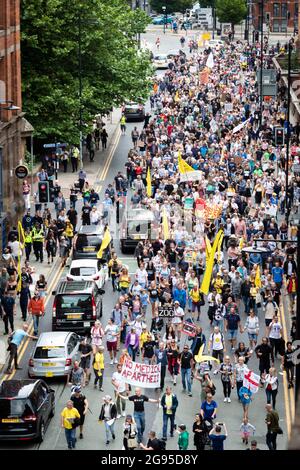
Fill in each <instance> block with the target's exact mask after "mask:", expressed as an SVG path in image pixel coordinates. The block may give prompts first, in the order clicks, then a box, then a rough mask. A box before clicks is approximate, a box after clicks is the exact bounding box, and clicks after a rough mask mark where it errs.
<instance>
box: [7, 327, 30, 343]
mask: <svg viewBox="0 0 300 470" xmlns="http://www.w3.org/2000/svg"><path fill="white" fill-rule="evenodd" d="M25 336H28V333H26V331H24V330H16V331H15V332H14V335H13V338H12V341H11V342H12V343H14V344H15V345H17V346H20V344H21V343H22V341H23V339H24V338H25Z"/></svg>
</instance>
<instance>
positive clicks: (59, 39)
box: [21, 0, 152, 144]
mask: <svg viewBox="0 0 300 470" xmlns="http://www.w3.org/2000/svg"><path fill="white" fill-rule="evenodd" d="M21 21H22V22H21V24H22V38H21V48H22V87H23V110H24V111H25V112H26V114H27V116H28V119H29V121H30V122H31V123H32V125H33V126H34V128H35V135H36V136H37V137H39V138H49V139H50V138H57V140H62V141H67V142H70V143H71V142H73V143H77V144H78V142H79V132H78V128H79V109H80V102H79V66H78V64H79V29H81V58H82V100H81V106H82V110H83V122H84V124H85V125H86V126H88V125H89V124H90V122H91V120H92V118H93V117H94V115H95V114H97V113H103V114H104V113H107V112H108V111H109V110H110V109H111V107H113V106H120V105H121V104H122V103H123V102H124V101H125V100H134V101H136V100H139V99H145V98H146V97H147V95H148V90H149V85H150V76H151V73H152V69H151V63H150V60H149V56H148V55H147V53H145V52H142V51H139V50H138V48H137V40H136V38H137V34H138V33H141V32H143V31H144V30H145V27H146V26H147V24H148V23H149V18H148V16H147V15H146V14H145V13H144V12H142V11H141V10H139V9H137V10H134V11H132V10H131V9H130V7H129V6H128V5H127V4H126V3H124V1H123V0H110V1H109V2H107V1H106V0H88V1H87V0H72V1H69V0H23V2H22V11H21ZM79 26H80V28H79Z"/></svg>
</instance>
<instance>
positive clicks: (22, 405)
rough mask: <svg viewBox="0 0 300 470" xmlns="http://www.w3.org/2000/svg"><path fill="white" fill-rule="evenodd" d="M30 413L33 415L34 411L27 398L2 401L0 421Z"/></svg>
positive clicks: (0, 402) (0, 403)
mask: <svg viewBox="0 0 300 470" xmlns="http://www.w3.org/2000/svg"><path fill="white" fill-rule="evenodd" d="M30 413H32V409H31V406H30V402H29V400H28V399H27V398H26V399H13V400H4V399H0V419H7V418H10V417H21V416H23V415H25V414H30Z"/></svg>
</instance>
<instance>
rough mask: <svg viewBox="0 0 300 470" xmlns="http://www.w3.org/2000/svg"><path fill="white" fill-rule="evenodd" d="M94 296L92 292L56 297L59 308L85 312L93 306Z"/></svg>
mask: <svg viewBox="0 0 300 470" xmlns="http://www.w3.org/2000/svg"><path fill="white" fill-rule="evenodd" d="M91 304H92V296H91V295H90V294H71V295H58V296H57V299H56V308H57V310H59V311H61V310H67V311H68V313H69V312H70V311H75V310H76V311H80V312H85V311H86V310H89V309H90V308H91Z"/></svg>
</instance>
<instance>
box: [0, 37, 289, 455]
mask: <svg viewBox="0 0 300 470" xmlns="http://www.w3.org/2000/svg"><path fill="white" fill-rule="evenodd" d="M197 34H198V33H197V32H195V31H193V32H189V33H188V38H187V39H189V38H191V37H192V38H194V36H195V37H196V36H197ZM158 36H159V37H160V48H159V52H161V53H167V52H169V51H171V50H172V51H174V50H178V49H179V48H180V41H179V39H180V37H181V32H179V33H178V34H177V35H175V34H171V33H170V32H167V34H165V35H164V34H163V32H162V30H158V31H157V32H156V31H154V30H153V28H152V29H151V31H150V32H148V33H147V34H145V35H143V36H142V40H144V41H146V43H147V44H148V45H149V46H150V48H151V49H152V51H153V52H154V53H155V51H156V50H157V49H156V46H155V41H156V38H157V37H158ZM187 49H188V48H187V44H186V45H185V47H184V50H185V51H187ZM163 73H164V72H163V71H159V75H162V74H163ZM146 111H149V112H150V113H151V114H152V111H151V110H150V104H149V102H148V103H147V105H146ZM118 121H119V115H117V117H115V119H114V125H113V126H111V132H110V137H111V136H113V137H112V140H111V141H110V145H109V149H108V150H107V152H106V153H105V160H104V157H103V154H101V152H97V153H96V158H95V164H94V166H93V167H90V170H89V174H90V179H91V180H92V184H93V185H94V187H95V189H96V191H97V192H98V193H99V195H100V201H102V200H103V198H104V192H105V189H106V188H107V185H108V184H109V183H113V181H114V177H115V175H116V174H117V172H118V171H122V172H123V173H125V166H124V165H125V163H126V161H127V156H128V151H129V150H130V149H131V148H132V141H131V131H132V130H133V128H134V126H137V127H138V129H139V130H141V129H142V127H143V123H140V122H139V123H127V124H126V127H127V129H126V135H120V131H119V123H118ZM107 162H108V163H107ZM106 163H107V165H106V166H105V164H106ZM96 172H97V176H95V173H96ZM71 178H72V177H71V173H68V175H67V180H65V181H64V174H63V173H61V172H60V173H59V182H60V183H61V184H62V185H63V188H64V189H65V195H66V197H68V195H67V189H68V186H69V180H70V179H71ZM68 204H69V202H68ZM81 207H82V206H81V203H78V205H77V207H76V209H77V211H78V213H80V211H81ZM67 209H68V207H67ZM77 229H78V227H77ZM118 230H119V228H118V227H116V232H117V231H118ZM112 235H113V238H114V241H113V244H114V248H115V250H116V252H117V254H118V257H119V259H120V260H121V261H122V263H123V264H125V265H127V266H128V267H129V273H130V274H131V275H132V277H133V275H134V274H135V271H136V269H137V263H136V260H135V259H134V257H133V255H124V254H122V253H121V251H120V246H119V242H118V240H117V239H116V237H115V235H116V233H114V229H112ZM44 263H45V262H44ZM69 264H70V260H69V263H68V265H69ZM68 265H67V266H66V267H65V268H64V269H59V267H58V265H56V266H57V268H56V269H55V270H54V271H53V272H52V274H51V278H49V277H48V278H47V280H48V286H50V284H51V291H53V290H55V286H56V285H57V283H58V282H59V281H60V279H62V278H64V277H65V276H66V273H67V272H68ZM47 273H49V271H48V272H47ZM104 288H105V294H104V297H103V307H104V308H103V318H102V320H101V322H102V324H103V326H106V325H107V321H108V319H109V318H110V313H111V311H112V309H113V307H114V305H115V303H116V302H117V300H118V293H114V292H113V290H112V285H111V281H110V280H108V281H107V282H106V285H105V287H104ZM52 304H53V296H52V295H51V292H48V296H47V301H46V314H45V317H44V318H42V320H41V323H40V332H42V331H43V332H44V331H51V317H52ZM150 310H151V307H150V306H149V307H148V318H147V324H148V326H149V327H150V323H151V318H150V317H151V313H150ZM240 315H241V319H242V324H244V323H245V321H246V314H245V313H244V312H243V311H242V312H240ZM18 316H20V312H19V311H18ZM258 316H259V319H260V323H261V328H260V333H259V338H258V344H260V341H261V338H262V336H263V335H264V334H265V331H264V330H265V329H264V313H263V311H262V309H259V313H258ZM281 321H282V324H283V326H284V331H285V336H286V337H287V336H289V331H290V319H289V316H288V314H287V304H286V301H285V300H284V303H283V308H282V309H281ZM197 324H198V325H200V326H201V327H202V328H203V332H204V334H205V335H206V338H207V341H208V337H209V335H210V332H211V327H210V324H209V319H208V316H207V302H206V305H205V307H202V308H201V318H200V322H197ZM237 340H238V341H245V342H246V343H247V344H248V336H247V333H243V334H241V333H240V332H239V333H238V337H237ZM186 341H187V336H186V335H184V334H183V335H182V341H181V348H180V350H182V346H183V344H185V343H186ZM121 347H122V346H121ZM31 348H32V342H30V341H29V342H28V344H27V347H26V348H24V352H23V353H22V358H21V362H20V365H21V367H22V370H18V371H16V373H14V374H13V376H11V377H10V378H12V377H13V378H26V377H27V367H28V360H29V356H30V351H31ZM227 351H228V354H229V355H230V354H231V352H230V345H229V343H228V342H227ZM253 356H255V354H254V355H253ZM105 359H106V361H105V364H106V365H105V370H104V382H103V388H104V392H100V391H98V390H96V389H94V388H93V381H91V383H90V384H89V385H88V386H87V387H86V388H84V389H83V394H84V395H86V397H87V399H88V402H89V411H88V414H87V416H86V420H85V426H84V431H83V434H84V438H83V439H82V440H79V439H78V440H77V447H76V448H77V449H78V450H102V449H114V450H119V449H122V445H123V444H122V440H123V422H124V418H120V419H118V420H117V421H116V424H115V431H116V439H115V440H114V441H111V442H110V444H109V446H106V444H105V441H106V438H105V429H104V424H103V423H102V424H101V423H99V421H98V417H99V413H100V409H101V405H102V403H103V402H102V397H103V396H104V395H106V394H110V395H111V396H112V397H113V396H114V393H113V386H112V384H111V376H112V373H113V372H114V371H115V367H116V366H112V365H110V364H109V359H108V353H107V351H105ZM257 363H258V362H257V358H256V357H252V358H251V359H250V361H249V363H248V366H249V368H250V369H253V370H254V371H255V372H256V373H257V371H258V369H257ZM275 367H276V369H277V371H278V372H279V371H280V359H279V358H278V359H276V360H275ZM211 377H212V379H213V381H214V383H215V385H216V394H215V396H214V400H215V401H216V402H217V403H218V412H217V419H216V421H220V422H223V423H226V427H227V430H228V438H227V440H226V442H225V449H228V450H229V449H230V450H243V449H245V448H246V446H245V445H244V444H243V443H242V440H241V432H240V425H241V423H242V417H243V410H242V405H241V404H240V403H239V402H238V398H237V394H236V389H233V391H232V395H231V398H232V401H231V403H224V401H223V399H224V396H223V392H222V384H221V380H220V375H219V374H218V375H213V374H212V375H211ZM278 377H279V387H278V396H277V406H276V409H277V411H278V414H279V418H280V426H281V427H282V429H283V435H282V436H278V439H277V444H278V449H280V450H282V449H285V448H286V445H287V441H288V428H289V426H290V424H291V420H292V417H293V406H292V399H293V391H292V390H288V389H287V383H286V380H285V381H284V379H283V375H279V376H278ZM4 378H5V376H4ZM2 379H3V376H2ZM49 384H51V386H52V387H53V388H54V390H55V396H56V414H55V416H54V418H53V419H52V420H51V422H50V424H49V427H48V429H47V431H46V435H45V440H44V442H43V443H42V444H32V443H28V442H21V443H7V442H0V450H2V449H10V450H14V449H20V448H22V449H24V450H30V449H36V450H64V449H66V441H65V435H64V430H63V429H62V428H61V425H60V412H61V411H62V409H63V408H64V407H65V404H66V401H67V400H68V399H69V398H70V388H69V387H68V386H66V384H65V382H63V381H58V380H57V381H56V380H55V381H51V380H49ZM166 385H170V386H172V388H173V392H174V393H176V395H177V398H178V401H179V407H178V409H177V412H176V419H175V422H176V424H177V426H178V425H180V424H181V423H184V424H186V425H187V429H188V431H189V433H190V445H189V449H194V446H193V441H192V436H193V433H192V423H193V421H194V414H195V413H197V412H199V411H200V406H201V399H200V391H201V387H200V384H199V382H198V381H196V380H194V383H193V387H192V392H193V396H192V397H189V396H188V395H187V394H186V393H182V385H181V380H180V379H179V377H178V382H177V385H176V387H174V386H173V383H172V379H171V377H170V375H169V373H168V372H167V376H166ZM133 388H134V387H133ZM143 393H144V394H145V395H147V396H148V397H150V398H159V396H160V393H159V391H153V390H151V389H148V390H144V391H143ZM265 405H266V394H265V391H264V389H260V390H259V391H258V393H257V394H255V395H253V402H252V403H251V404H250V408H249V422H250V423H251V424H253V425H254V426H255V428H256V431H255V439H256V440H257V443H258V447H259V448H260V449H262V450H265V449H267V446H266V438H265V436H266V424H265V415H266V412H265ZM145 408H146V431H145V434H144V442H146V436H147V432H148V431H150V430H154V431H155V432H156V433H157V435H158V437H160V438H161V437H162V424H163V420H162V416H163V414H162V409H161V407H159V406H158V405H156V404H153V403H146V405H145ZM126 412H128V413H130V414H132V413H133V405H132V403H130V402H127V403H126ZM166 449H167V450H175V449H178V446H177V434H176V433H175V437H174V438H170V437H168V441H167V446H166Z"/></svg>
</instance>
